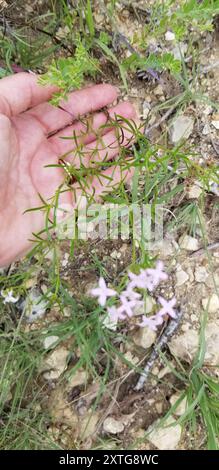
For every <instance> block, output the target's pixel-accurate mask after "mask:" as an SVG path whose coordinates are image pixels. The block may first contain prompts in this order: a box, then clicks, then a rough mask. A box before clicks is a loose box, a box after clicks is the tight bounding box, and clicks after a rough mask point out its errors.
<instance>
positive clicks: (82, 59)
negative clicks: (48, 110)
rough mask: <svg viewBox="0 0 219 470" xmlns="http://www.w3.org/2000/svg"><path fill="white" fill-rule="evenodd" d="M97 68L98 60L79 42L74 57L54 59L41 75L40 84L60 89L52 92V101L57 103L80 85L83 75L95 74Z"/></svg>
mask: <svg viewBox="0 0 219 470" xmlns="http://www.w3.org/2000/svg"><path fill="white" fill-rule="evenodd" d="M97 70H98V62H97V60H96V59H93V58H91V56H90V55H89V54H88V52H87V50H86V49H85V47H84V46H83V44H82V43H81V42H78V45H77V47H76V50H75V54H74V57H68V58H59V59H57V60H54V61H53V62H52V63H51V65H50V66H49V67H48V70H47V72H46V73H45V74H43V75H41V77H40V79H39V83H40V84H41V85H48V84H52V85H56V86H57V87H58V88H60V90H61V91H59V92H57V93H55V94H54V96H53V99H52V103H53V104H55V105H58V104H59V102H60V100H61V99H66V98H67V94H68V93H69V92H70V91H72V90H74V89H78V88H80V87H81V85H82V83H83V80H84V76H86V75H91V76H92V77H94V76H95V74H96V73H97Z"/></svg>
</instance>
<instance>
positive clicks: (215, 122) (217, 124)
mask: <svg viewBox="0 0 219 470" xmlns="http://www.w3.org/2000/svg"><path fill="white" fill-rule="evenodd" d="M211 124H212V126H214V127H215V129H217V130H219V121H211Z"/></svg>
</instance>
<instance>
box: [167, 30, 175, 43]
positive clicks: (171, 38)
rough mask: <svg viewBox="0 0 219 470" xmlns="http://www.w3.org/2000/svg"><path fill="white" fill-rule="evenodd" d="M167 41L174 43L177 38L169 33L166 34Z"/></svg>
mask: <svg viewBox="0 0 219 470" xmlns="http://www.w3.org/2000/svg"><path fill="white" fill-rule="evenodd" d="M165 39H166V41H174V40H175V39H176V36H175V34H174V33H172V31H167V32H166V34H165Z"/></svg>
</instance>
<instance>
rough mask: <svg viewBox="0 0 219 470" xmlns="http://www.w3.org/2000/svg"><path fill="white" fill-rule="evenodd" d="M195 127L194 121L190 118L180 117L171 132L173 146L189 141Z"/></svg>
mask: <svg viewBox="0 0 219 470" xmlns="http://www.w3.org/2000/svg"><path fill="white" fill-rule="evenodd" d="M193 127H194V120H193V118H191V117H190V116H185V115H183V114H182V115H180V116H178V117H177V118H176V119H175V121H174V122H173V124H172V126H171V130H170V138H171V142H172V144H178V143H179V142H180V140H182V139H188V137H189V136H190V135H191V133H192V131H193Z"/></svg>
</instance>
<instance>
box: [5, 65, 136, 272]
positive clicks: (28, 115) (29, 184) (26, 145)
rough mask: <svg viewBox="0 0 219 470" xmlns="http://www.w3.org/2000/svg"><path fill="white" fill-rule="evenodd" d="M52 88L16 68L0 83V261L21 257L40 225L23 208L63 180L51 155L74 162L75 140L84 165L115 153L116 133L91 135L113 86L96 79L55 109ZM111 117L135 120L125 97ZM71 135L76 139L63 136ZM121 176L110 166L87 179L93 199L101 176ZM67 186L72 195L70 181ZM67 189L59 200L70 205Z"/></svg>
mask: <svg viewBox="0 0 219 470" xmlns="http://www.w3.org/2000/svg"><path fill="white" fill-rule="evenodd" d="M54 91H55V89H54V87H41V86H39V85H38V84H37V77H36V76H35V75H32V74H26V73H20V74H17V75H14V76H10V77H7V78H4V79H2V80H1V81H0V142H1V148H0V266H6V265H8V264H9V263H10V262H12V261H13V260H15V259H18V258H19V257H21V256H23V255H24V254H25V253H26V252H27V251H28V249H29V248H30V247H31V241H30V239H31V237H32V233H38V232H39V231H40V230H41V229H42V228H43V226H44V214H43V212H42V211H33V212H25V211H27V210H28V209H32V208H36V207H38V206H39V205H41V201H40V198H39V194H40V195H41V196H42V197H43V198H44V199H45V200H49V198H51V197H52V196H53V195H54V194H55V191H56V190H57V188H58V187H59V186H60V185H61V184H62V182H63V180H64V178H65V171H64V169H63V168H61V167H52V168H51V167H47V165H56V164H58V162H59V157H60V156H61V155H63V154H66V153H68V152H69V154H68V157H67V159H68V160H69V161H70V162H71V163H72V164H73V165H74V166H75V167H79V166H80V158H79V156H78V152H77V146H78V145H80V149H81V145H83V165H85V166H88V165H89V164H90V162H91V159H92V161H93V159H94V155H95V159H96V160H97V162H100V161H101V160H104V161H105V159H106V158H107V159H112V158H114V157H115V156H116V155H117V154H118V152H119V148H120V143H119V142H118V140H117V137H118V136H117V133H116V131H115V130H113V129H112V128H111V129H110V128H109V127H108V129H107V128H106V129H105V130H104V131H103V130H102V134H103V136H102V138H101V139H97V133H98V129H99V128H101V129H103V127H102V126H104V124H106V122H107V114H106V113H104V112H101V111H99V112H97V111H98V110H100V109H101V108H103V107H104V106H106V105H108V104H110V103H112V102H113V101H114V100H115V98H116V96H117V93H116V90H115V88H114V87H112V86H111V85H106V84H102V85H95V86H91V87H88V88H86V89H83V90H79V91H75V92H73V93H72V94H71V95H69V98H68V101H66V102H64V103H62V106H61V107H60V108H56V107H53V106H52V105H51V104H50V103H48V100H49V99H50V98H51V97H52V94H53V93H54ZM87 113H92V115H93V117H92V130H90V131H88V128H87V127H86V124H85V123H84V122H83V121H82V120H78V118H79V117H80V116H83V115H85V114H87ZM117 114H118V115H122V116H124V117H125V118H130V119H135V118H136V116H135V110H134V108H133V106H132V105H131V104H129V103H127V102H126V103H120V104H118V105H117V106H115V107H114V108H111V109H110V110H109V115H110V117H111V118H113V116H114V115H117ZM73 135H77V139H75V140H72V139H68V138H67V139H63V137H72V136H73ZM76 142H77V145H76ZM129 142H130V132H129V131H128V130H127V131H124V132H123V141H122V145H128V144H129ZM106 149H107V152H106ZM123 173H124V174H122V175H121V168H119V167H116V166H113V167H111V168H108V169H107V170H104V171H102V173H101V174H100V177H98V178H97V177H95V176H94V177H92V178H90V179H89V186H90V187H91V188H92V190H93V192H94V193H95V195H96V196H97V197H98V196H100V195H101V193H102V192H105V191H106V190H110V189H111V188H112V184H111V183H110V178H108V176H109V177H111V178H113V183H114V185H115V183H116V182H118V183H119V181H121V178H129V177H130V175H131V172H130V171H128V170H125V171H124V172H123ZM106 176H107V178H106ZM101 178H102V179H103V183H102V184H101ZM107 186H108V188H107ZM75 190H76V191H75V192H74V194H76V199H77V191H78V192H79V189H78V188H77V186H75ZM72 194H73V193H72V192H71V191H69V192H63V194H62V195H61V201H60V202H61V203H70V204H76V203H77V201H76V200H74V201H73V199H72Z"/></svg>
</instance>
